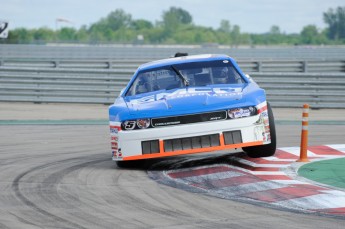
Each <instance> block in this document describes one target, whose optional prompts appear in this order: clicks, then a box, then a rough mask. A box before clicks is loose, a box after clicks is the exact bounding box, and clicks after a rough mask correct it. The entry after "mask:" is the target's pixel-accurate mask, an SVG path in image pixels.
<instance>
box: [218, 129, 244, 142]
mask: <svg viewBox="0 0 345 229" xmlns="http://www.w3.org/2000/svg"><path fill="white" fill-rule="evenodd" d="M223 136H224V144H225V145H231V144H238V143H242V135H241V131H240V130H236V131H227V132H223Z"/></svg>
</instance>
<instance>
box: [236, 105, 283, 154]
mask: <svg viewBox="0 0 345 229" xmlns="http://www.w3.org/2000/svg"><path fill="white" fill-rule="evenodd" d="M267 112H268V121H269V125H270V134H271V143H270V144H267V145H260V146H249V147H243V148H242V149H243V151H244V152H246V153H247V155H248V156H249V157H252V158H258V157H270V156H273V155H274V153H275V152H276V148H277V138H276V128H275V124H274V116H273V112H272V109H271V105H270V104H269V103H267Z"/></svg>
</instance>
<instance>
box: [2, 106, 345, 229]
mask: <svg viewBox="0 0 345 229" xmlns="http://www.w3.org/2000/svg"><path fill="white" fill-rule="evenodd" d="M62 110H63V109H62ZM310 129H311V134H310V138H311V139H310V143H311V144H314V145H321V144H333V143H334V144H336V143H343V142H345V141H344V136H343V134H342V133H343V132H344V129H345V126H327V125H319V126H314V127H311V128H310ZM299 131H300V126H289V125H281V126H279V125H278V126H277V132H278V137H279V143H278V144H279V147H282V146H296V145H298V142H299ZM0 141H1V143H0V144H1V148H0V192H1V195H0V228H254V227H259V228H276V227H284V228H286V227H288V228H302V227H303V228H343V225H344V222H345V221H344V220H341V219H336V218H326V217H320V216H317V215H307V214H296V213H293V212H287V211H285V212H284V211H277V210H274V209H269V208H263V207H260V206H255V205H250V204H245V203H240V202H234V201H231V200H223V199H220V198H215V197H210V196H206V195H199V194H195V193H189V192H186V191H183V190H179V189H175V188H172V187H168V186H164V185H161V184H158V183H156V182H155V181H153V180H151V179H150V178H149V177H148V176H147V172H146V169H148V168H150V167H152V165H153V164H154V163H156V162H157V161H152V162H149V163H147V164H146V165H145V166H143V167H142V168H139V169H130V170H124V169H118V168H117V167H116V165H115V164H114V163H113V162H112V161H111V160H110V153H109V137H108V127H107V126H102V125H55V126H53V125H42V126H37V125H36V126H31V125H19V126H11V125H4V126H0ZM181 160H184V159H183V158H181ZM186 160H188V159H186ZM176 166H178V164H176V159H164V169H170V168H175V167H176ZM158 169H159V168H158ZM287 225H288V226H287Z"/></svg>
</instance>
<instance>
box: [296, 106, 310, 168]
mask: <svg viewBox="0 0 345 229" xmlns="http://www.w3.org/2000/svg"><path fill="white" fill-rule="evenodd" d="M308 118H309V104H304V105H303V115H302V133H301V147H300V157H299V159H298V160H297V162H308V161H309V160H308V154H307V150H308V124H309V123H308Z"/></svg>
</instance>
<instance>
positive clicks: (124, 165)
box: [116, 161, 139, 169]
mask: <svg viewBox="0 0 345 229" xmlns="http://www.w3.org/2000/svg"><path fill="white" fill-rule="evenodd" d="M138 164H139V163H138V161H116V165H117V167H118V168H122V169H128V168H135V167H137V166H138Z"/></svg>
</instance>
